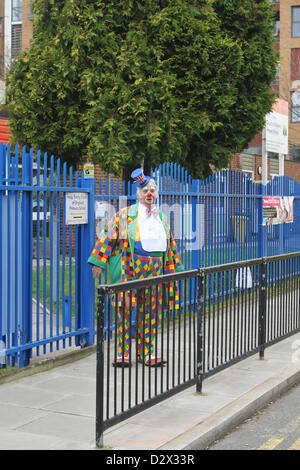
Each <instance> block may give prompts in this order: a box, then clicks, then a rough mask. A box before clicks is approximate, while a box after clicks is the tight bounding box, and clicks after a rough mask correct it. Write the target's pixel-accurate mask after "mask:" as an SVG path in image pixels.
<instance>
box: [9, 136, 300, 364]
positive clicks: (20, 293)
mask: <svg viewBox="0 0 300 470" xmlns="http://www.w3.org/2000/svg"><path fill="white" fill-rule="evenodd" d="M19 153H21V155H20V154H19ZM152 176H153V178H154V179H155V180H156V182H157V183H158V186H159V205H160V207H161V208H162V210H163V211H164V213H165V214H166V215H167V216H168V218H169V221H170V225H171V229H172V231H173V233H174V236H175V239H176V241H177V244H178V246H179V250H180V253H181V257H182V261H183V263H184V266H185V269H186V270H190V269H196V268H199V267H207V266H212V265H219V264H225V263H230V262H234V261H242V260H248V259H255V258H259V257H263V256H274V255H279V254H284V253H290V252H296V251H299V250H300V238H299V230H298V228H299V223H300V217H299V216H300V184H299V183H297V182H296V181H294V180H293V179H291V178H288V177H278V178H275V179H274V180H272V181H271V182H270V183H269V184H268V185H267V186H266V187H264V186H263V185H261V184H257V183H254V182H253V181H252V180H250V179H249V178H248V177H247V176H245V175H244V174H243V173H241V172H236V171H232V170H225V171H222V172H218V173H215V174H214V175H212V176H211V177H210V178H208V179H206V180H205V181H200V180H193V179H192V178H191V176H190V175H189V174H188V173H187V171H185V170H184V168H182V167H181V166H179V165H177V164H172V163H170V164H169V163H166V164H163V165H161V166H160V167H159V168H157V169H155V170H154V171H153V174H152ZM74 193H75V194H77V193H78V194H86V195H87V199H88V201H87V207H88V217H87V223H83V224H79V223H76V222H74V221H73V223H71V224H67V220H66V214H67V201H68V195H70V194H74ZM264 196H293V197H294V201H293V223H283V224H278V225H274V226H264V225H263V224H262V216H263V197H264ZM135 201H136V192H135V186H134V185H133V184H132V183H131V182H125V181H120V180H111V179H107V180H106V181H100V182H99V184H98V186H97V188H96V185H95V180H94V178H89V177H86V178H85V177H84V173H82V174H79V173H78V172H76V173H75V172H74V173H73V170H72V168H69V169H68V168H67V166H66V164H64V165H61V164H60V160H57V161H55V160H54V157H53V156H51V157H50V159H49V158H48V156H47V154H43V155H41V154H40V152H39V151H37V152H34V151H33V150H32V149H31V150H30V151H29V152H26V150H25V148H23V149H22V151H20V150H19V147H18V146H16V147H15V149H13V150H12V149H11V147H10V145H8V146H5V145H3V144H0V367H1V362H3V356H5V362H6V363H7V364H10V365H15V364H16V363H18V364H19V366H21V367H22V366H24V365H27V364H29V362H30V359H31V358H32V356H33V355H34V354H36V355H37V356H39V355H42V354H45V353H47V352H49V351H50V352H52V351H53V350H54V349H61V348H68V347H70V346H73V345H75V346H86V345H91V344H93V343H94V338H95V289H94V286H95V282H94V280H93V277H92V273H91V269H90V266H89V265H88V264H87V258H88V256H89V254H90V252H91V250H92V248H93V246H94V243H95V237H96V236H97V234H98V233H99V232H100V231H101V229H102V228H103V227H104V226H105V224H106V223H107V221H108V220H109V219H110V218H111V217H112V216H113V213H114V212H116V211H118V210H119V209H120V208H121V207H125V206H128V205H131V204H133V203H134V202H135ZM103 281H104V282H105V283H106V282H107V274H106V275H105V279H102V280H101V281H100V282H103ZM191 298H193V295H192V293H191ZM1 358H2V359H1Z"/></svg>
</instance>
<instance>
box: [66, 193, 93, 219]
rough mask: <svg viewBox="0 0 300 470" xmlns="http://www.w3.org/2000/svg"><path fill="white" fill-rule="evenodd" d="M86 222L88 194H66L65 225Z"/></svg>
mask: <svg viewBox="0 0 300 470" xmlns="http://www.w3.org/2000/svg"><path fill="white" fill-rule="evenodd" d="M87 223H88V194H87V193H67V194H66V225H76V224H87Z"/></svg>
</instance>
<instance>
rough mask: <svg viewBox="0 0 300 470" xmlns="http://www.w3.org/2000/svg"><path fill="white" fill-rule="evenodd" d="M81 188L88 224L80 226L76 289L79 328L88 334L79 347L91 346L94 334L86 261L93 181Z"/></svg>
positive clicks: (92, 227) (91, 226)
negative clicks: (78, 307) (86, 204)
mask: <svg viewBox="0 0 300 470" xmlns="http://www.w3.org/2000/svg"><path fill="white" fill-rule="evenodd" d="M81 187H82V188H88V189H89V192H88V223H87V224H83V225H81V236H80V241H79V243H80V247H79V257H80V260H79V266H80V268H79V269H80V282H79V285H78V289H79V290H80V291H79V295H80V300H79V304H80V328H88V329H89V333H88V334H86V335H85V336H84V338H80V344H81V346H91V345H92V344H94V332H95V280H94V278H93V275H92V269H91V266H90V265H89V264H88V262H87V260H88V257H89V256H90V253H91V251H92V249H93V247H94V245H95V188H96V184H95V179H94V178H83V179H81ZM79 191H80V189H79Z"/></svg>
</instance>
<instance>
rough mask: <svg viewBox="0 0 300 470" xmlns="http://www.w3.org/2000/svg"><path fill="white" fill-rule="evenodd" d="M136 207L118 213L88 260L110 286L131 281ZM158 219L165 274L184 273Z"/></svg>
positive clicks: (167, 227)
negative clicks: (164, 243)
mask: <svg viewBox="0 0 300 470" xmlns="http://www.w3.org/2000/svg"><path fill="white" fill-rule="evenodd" d="M138 205H139V203H137V204H134V205H132V206H129V207H125V208H123V209H121V210H120V211H119V212H118V213H117V214H116V215H115V217H114V219H112V220H111V221H110V222H109V223H108V224H107V226H106V227H105V229H104V232H102V233H101V235H100V237H99V238H98V240H97V242H96V245H95V247H94V249H93V251H92V253H91V255H90V257H89V259H88V263H90V264H93V265H96V266H99V267H101V268H104V269H105V268H106V267H107V265H109V276H110V281H111V283H112V284H114V283H117V282H126V281H129V280H132V279H134V262H133V256H134V244H135V238H136V226H137V215H138ZM159 217H160V218H161V220H162V223H163V226H164V228H165V231H166V235H167V250H166V252H165V253H164V274H172V273H175V272H179V271H183V270H184V267H183V265H182V263H181V260H180V256H179V253H178V251H177V246H176V242H175V240H174V238H173V236H172V234H171V232H170V229H169V226H168V223H167V220H166V217H165V216H164V214H163V213H162V212H161V211H159Z"/></svg>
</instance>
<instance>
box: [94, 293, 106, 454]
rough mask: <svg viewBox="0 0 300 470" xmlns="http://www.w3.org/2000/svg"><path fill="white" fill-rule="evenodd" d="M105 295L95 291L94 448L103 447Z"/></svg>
mask: <svg viewBox="0 0 300 470" xmlns="http://www.w3.org/2000/svg"><path fill="white" fill-rule="evenodd" d="M105 295H106V290H105V288H104V287H103V286H99V287H98V289H97V368H96V447H98V448H100V447H103V432H104V425H103V417H104V415H103V407H104V317H105V311H104V308H105Z"/></svg>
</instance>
